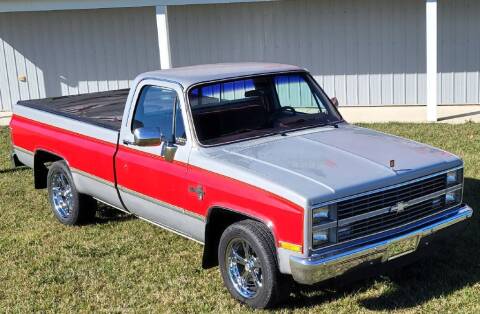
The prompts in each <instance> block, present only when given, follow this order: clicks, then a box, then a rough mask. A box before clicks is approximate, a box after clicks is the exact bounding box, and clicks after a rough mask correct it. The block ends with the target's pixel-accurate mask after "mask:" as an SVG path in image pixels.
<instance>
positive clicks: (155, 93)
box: [132, 86, 185, 140]
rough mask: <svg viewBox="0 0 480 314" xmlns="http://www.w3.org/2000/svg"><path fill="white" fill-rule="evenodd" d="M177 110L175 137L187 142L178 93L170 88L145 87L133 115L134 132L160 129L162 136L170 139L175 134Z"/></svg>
mask: <svg viewBox="0 0 480 314" xmlns="http://www.w3.org/2000/svg"><path fill="white" fill-rule="evenodd" d="M174 110H175V136H176V137H177V138H178V139H183V140H185V128H184V124H183V119H182V113H181V110H180V105H179V103H178V97H177V93H176V92H175V91H174V90H171V89H168V88H162V87H158V86H145V87H143V88H142V91H141V92H140V97H139V99H138V102H137V107H136V108H135V112H134V114H133V122H132V131H133V130H135V129H137V128H158V129H159V131H160V134H161V135H162V136H164V137H165V138H166V139H170V138H171V136H172V134H173V125H174V124H173V122H174V121H173V115H174Z"/></svg>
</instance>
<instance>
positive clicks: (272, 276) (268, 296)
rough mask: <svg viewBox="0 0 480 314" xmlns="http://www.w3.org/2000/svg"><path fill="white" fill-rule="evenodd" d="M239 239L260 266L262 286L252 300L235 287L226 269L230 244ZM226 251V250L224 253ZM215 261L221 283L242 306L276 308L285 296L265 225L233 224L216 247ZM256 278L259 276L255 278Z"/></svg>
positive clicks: (249, 221) (282, 282)
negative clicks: (216, 255) (218, 267)
mask: <svg viewBox="0 0 480 314" xmlns="http://www.w3.org/2000/svg"><path fill="white" fill-rule="evenodd" d="M238 239H241V240H242V241H246V242H247V243H248V245H249V246H250V248H251V249H252V252H253V253H255V254H256V258H257V259H259V261H260V264H261V275H262V276H261V279H262V285H261V288H259V289H258V290H257V291H256V294H255V295H254V296H251V297H245V295H242V294H241V293H240V292H239V290H237V289H238V288H236V287H235V284H234V282H233V281H234V279H232V277H231V276H230V274H229V273H230V272H229V269H228V264H229V262H228V256H227V254H229V250H230V249H229V245H233V244H232V243H236V242H235V241H238ZM227 250H228V251H227ZM218 262H219V266H220V272H221V274H222V278H223V282H224V284H225V286H226V287H227V289H228V291H229V292H230V294H231V295H232V296H233V297H234V298H235V299H237V300H239V301H240V302H242V303H245V304H247V305H249V306H251V307H253V308H256V309H264V308H270V307H273V306H275V305H276V304H277V303H279V302H280V301H281V300H282V299H283V297H286V296H288V293H289V292H290V291H289V288H290V287H289V286H288V285H287V281H286V280H285V278H283V277H284V276H283V275H282V274H280V272H279V270H278V263H277V258H276V249H275V243H274V239H273V236H272V233H271V232H270V230H269V229H268V227H267V226H265V225H264V224H262V223H260V222H258V221H254V220H243V221H240V222H237V223H235V224H232V225H231V226H229V227H228V228H227V229H225V231H224V232H223V234H222V236H221V238H220V243H219V247H218ZM257 278H258V277H257Z"/></svg>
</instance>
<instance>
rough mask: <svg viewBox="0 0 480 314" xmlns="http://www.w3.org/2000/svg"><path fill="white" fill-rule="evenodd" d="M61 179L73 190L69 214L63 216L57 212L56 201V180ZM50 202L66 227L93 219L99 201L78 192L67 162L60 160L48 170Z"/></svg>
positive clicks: (58, 218)
mask: <svg viewBox="0 0 480 314" xmlns="http://www.w3.org/2000/svg"><path fill="white" fill-rule="evenodd" d="M58 177H61V178H62V179H65V182H66V183H67V184H68V186H69V187H70V189H71V203H70V206H68V208H69V211H68V214H65V213H64V214H63V215H62V211H59V210H57V208H56V206H55V201H54V189H55V187H56V185H58V184H56V183H55V181H56V178H58ZM47 189H48V200H49V201H50V205H51V208H52V212H53V214H54V215H55V217H56V218H57V220H58V221H60V222H61V223H62V224H64V225H69V226H72V225H80V224H83V223H86V222H89V221H91V220H92V219H93V217H94V216H95V213H96V209H97V201H96V200H95V199H94V198H92V197H91V196H89V195H85V194H81V193H78V192H77V189H76V187H75V183H74V182H73V178H72V174H71V173H70V169H69V168H68V165H67V163H66V162H65V161H63V160H60V161H56V162H54V163H53V164H52V165H51V166H50V168H49V169H48V175H47Z"/></svg>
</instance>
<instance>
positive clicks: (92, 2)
mask: <svg viewBox="0 0 480 314" xmlns="http://www.w3.org/2000/svg"><path fill="white" fill-rule="evenodd" d="M261 1H274V0H216V1H213V0H177V1H173V0H0V12H21V11H33V12H34V11H53V10H79V9H105V8H131V7H146V6H157V5H188V4H209V3H236V2H261Z"/></svg>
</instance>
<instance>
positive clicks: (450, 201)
mask: <svg viewBox="0 0 480 314" xmlns="http://www.w3.org/2000/svg"><path fill="white" fill-rule="evenodd" d="M461 202H462V190H461V189H460V190H456V191H452V192H448V193H447V194H445V204H446V205H455V204H460V203H461Z"/></svg>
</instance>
